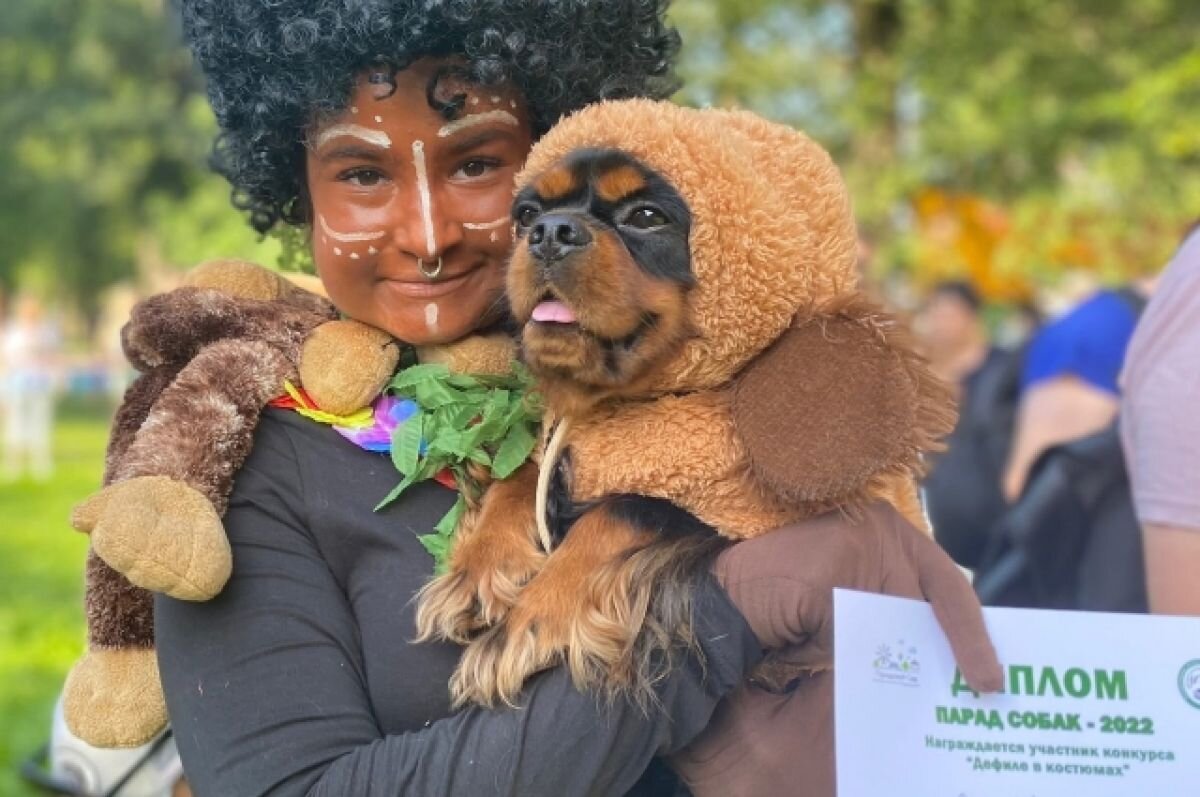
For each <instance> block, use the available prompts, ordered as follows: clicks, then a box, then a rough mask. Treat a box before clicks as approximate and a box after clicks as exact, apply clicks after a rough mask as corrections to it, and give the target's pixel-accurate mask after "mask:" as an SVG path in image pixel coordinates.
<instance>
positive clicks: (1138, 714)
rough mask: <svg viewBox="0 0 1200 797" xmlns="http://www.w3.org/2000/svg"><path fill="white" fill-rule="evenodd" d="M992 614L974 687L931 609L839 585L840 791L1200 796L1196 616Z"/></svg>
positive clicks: (863, 794)
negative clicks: (987, 661)
mask: <svg viewBox="0 0 1200 797" xmlns="http://www.w3.org/2000/svg"><path fill="white" fill-rule="evenodd" d="M984 613H985V617H986V619H987V625H988V630H989V632H990V633H991V636H992V641H993V642H994V643H995V645H996V651H997V653H998V654H999V656H1000V661H1001V663H1002V664H1003V665H1004V668H1005V692H1004V693H1003V694H997V695H985V696H982V697H978V696H976V695H975V694H973V693H972V692H971V691H970V689H969V688H967V687H966V685H965V683H962V682H961V681H960V680H958V678H957V673H956V670H955V666H954V658H953V656H952V655H951V653H950V646H949V644H948V643H947V642H946V639H945V637H944V636H943V634H942V632H941V629H940V627H939V626H938V624H937V621H936V620H935V619H934V617H933V612H932V610H931V609H930V608H929V606H928V604H925V603H922V602H920V601H912V600H905V599H902V598H891V597H885V596H881V595H872V594H868V593H862V592H853V591H849V590H836V591H835V595H834V615H835V626H834V628H835V633H834V661H835V671H834V672H835V674H834V691H835V701H836V702H835V715H836V725H837V728H836V733H837V737H836V741H837V783H838V797H884V796H886V797H891V796H892V795H903V796H904V797H909V796H910V795H911V797H943V796H944V797H1060V796H1061V797H1068V796H1069V797H1078V796H1079V795H1084V796H1085V797H1110V796H1111V797H1117V796H1118V795H1119V797H1197V795H1200V618H1184V617H1149V616H1141V615H1121V614H1101V613H1091V612H1060V611H1035V610H1029V609H985V610H984Z"/></svg>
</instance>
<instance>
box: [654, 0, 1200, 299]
mask: <svg viewBox="0 0 1200 797" xmlns="http://www.w3.org/2000/svg"><path fill="white" fill-rule="evenodd" d="M673 13H674V14H675V19H676V20H677V21H678V23H679V24H680V27H681V28H682V30H683V35H684V42H685V45H684V49H683V54H684V60H683V65H682V71H683V73H684V76H685V78H687V80H688V81H689V85H688V86H687V87H686V88H685V90H684V93H683V98H684V99H685V100H687V101H692V102H700V103H705V102H709V103H715V104H739V105H743V106H746V107H750V108H753V109H755V110H758V111H760V112H763V113H766V114H767V115H769V116H772V117H775V118H777V119H781V120H783V121H787V122H791V123H795V124H799V125H800V126H802V127H804V128H805V129H807V130H809V131H810V132H811V133H813V134H814V135H815V136H816V137H817V138H818V139H819V140H821V141H822V142H823V143H825V144H826V146H828V147H829V148H830V149H831V150H832V151H833V153H834V155H835V157H836V158H837V159H838V161H839V163H841V165H842V166H843V169H844V171H845V172H846V175H847V179H848V180H849V182H850V184H851V188H852V191H853V193H854V196H855V200H856V206H857V210H858V213H859V216H860V220H861V223H862V224H863V227H864V229H865V230H866V232H867V234H868V235H872V236H876V237H886V236H896V235H897V234H900V235H912V234H914V232H913V231H914V230H915V229H916V228H915V227H914V226H913V225H912V222H911V219H912V218H913V216H912V212H911V211H912V210H913V204H914V202H915V198H916V197H917V196H918V195H920V194H921V192H922V191H925V190H926V189H928V188H930V187H936V188H939V189H941V190H942V191H944V192H948V193H950V194H953V193H960V194H963V195H964V196H967V197H969V196H981V197H987V198H988V199H989V200H991V201H993V202H997V203H999V204H1000V205H1001V206H1002V207H1005V208H1007V209H1008V210H1009V211H1010V212H1011V214H1012V216H1013V223H1012V224H1011V225H1010V228H1009V231H1008V233H1007V235H1006V237H1005V239H1004V240H1002V241H997V242H995V244H996V245H995V246H992V247H991V252H992V255H989V258H994V261H995V263H996V264H998V265H997V267H998V268H1002V269H1003V270H1006V271H1011V269H1012V268H1013V267H1014V266H1016V267H1018V268H1021V269H1023V270H1025V271H1029V270H1030V269H1036V268H1041V269H1054V268H1056V267H1068V266H1077V265H1083V266H1090V267H1093V268H1098V269H1102V270H1104V271H1105V272H1108V273H1110V274H1114V275H1115V274H1117V273H1121V272H1126V273H1127V272H1128V271H1130V270H1137V269H1140V268H1145V267H1146V266H1157V265H1158V264H1159V263H1161V262H1162V258H1163V257H1164V256H1165V254H1166V253H1167V252H1169V250H1170V249H1171V248H1172V247H1173V246H1174V244H1175V242H1176V241H1175V234H1174V231H1175V230H1176V229H1177V228H1178V225H1179V223H1180V221H1181V220H1182V219H1183V218H1185V217H1188V216H1194V215H1196V214H1197V212H1200V175H1198V174H1197V170H1196V169H1195V167H1196V166H1197V165H1200V136H1198V135H1197V134H1196V131H1197V130H1198V129H1200V102H1198V101H1200V53H1198V52H1197V51H1196V49H1195V44H1194V42H1195V31H1196V30H1197V28H1198V24H1200V3H1196V2H1194V0H1137V1H1136V2H1135V1H1134V0H998V1H996V2H986V1H985V0H794V1H793V2H762V1H761V0H760V1H758V2H746V1H745V0H677V5H676V8H675V11H674V12H673ZM951 205H952V206H956V207H964V208H966V207H975V206H976V205H975V204H974V203H973V201H964V202H961V203H951ZM1047 212H1051V213H1052V215H1054V216H1055V217H1057V219H1058V220H1057V221H1056V223H1055V224H1053V225H1050V227H1051V228H1052V229H1047V227H1046V226H1045V225H1044V223H1043V222H1044V221H1045V219H1046V214H1047ZM964 223H966V224H967V225H968V226H969V224H970V222H969V219H965V220H964ZM1081 236H1085V237H1086V240H1085V239H1084V238H1081ZM961 250H962V247H961V246H958V247H957V249H956V248H955V247H951V248H949V249H946V250H944V251H943V252H942V255H941V256H944V257H948V258H958V261H957V262H958V266H959V267H960V270H961V272H962V273H967V271H968V264H967V263H966V262H965V261H963V260H962V258H961V257H960V256H959V255H956V251H959V252H961ZM915 251H917V250H916V249H914V248H913V247H911V246H908V247H901V248H893V250H892V253H893V254H897V253H900V252H907V253H909V255H912V253H913V252H915ZM973 251H976V252H978V249H976V250H973ZM1081 253H1087V257H1083V258H1082V260H1076V258H1077V257H1078V256H1080V254H1081ZM989 262H991V260H989ZM974 270H975V267H974V266H972V267H971V269H970V271H971V272H972V273H974ZM1003 282H1005V280H999V281H998V282H997V284H1000V283H1003Z"/></svg>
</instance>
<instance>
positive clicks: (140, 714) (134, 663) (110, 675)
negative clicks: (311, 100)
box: [63, 648, 167, 747]
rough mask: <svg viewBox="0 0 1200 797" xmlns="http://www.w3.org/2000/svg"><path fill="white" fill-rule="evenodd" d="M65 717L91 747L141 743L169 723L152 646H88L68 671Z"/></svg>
mask: <svg viewBox="0 0 1200 797" xmlns="http://www.w3.org/2000/svg"><path fill="white" fill-rule="evenodd" d="M63 715H64V717H65V719H66V721H67V727H68V728H70V729H71V733H73V734H75V735H76V736H78V737H79V738H80V739H83V740H84V741H85V742H87V743H88V744H90V745H93V746H94V747H140V746H141V745H143V744H146V743H147V742H149V741H150V740H151V739H153V738H154V737H155V736H157V735H158V734H159V733H160V732H161V731H162V730H163V728H165V727H166V725H167V703H166V700H165V698H164V697H163V691H162V684H161V682H160V681H159V676H158V661H157V659H156V658H155V655H154V649H153V648H130V649H124V650H121V649H98V650H89V651H88V652H87V653H86V654H84V656H83V658H82V659H80V660H79V661H78V662H76V663H75V666H74V667H72V668H71V672H70V674H68V675H67V682H66V686H65V687H64V689H63Z"/></svg>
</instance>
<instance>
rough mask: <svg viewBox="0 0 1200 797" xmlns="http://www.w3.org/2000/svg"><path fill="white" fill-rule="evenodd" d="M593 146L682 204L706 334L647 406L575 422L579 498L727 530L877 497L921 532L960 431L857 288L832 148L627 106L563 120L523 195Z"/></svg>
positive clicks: (706, 116) (720, 119)
mask: <svg viewBox="0 0 1200 797" xmlns="http://www.w3.org/2000/svg"><path fill="white" fill-rule="evenodd" d="M585 148H590V149H616V150H620V151H622V152H625V153H627V154H629V155H632V156H633V157H635V158H636V159H638V160H639V161H641V162H642V163H643V164H644V165H646V166H648V167H650V168H651V169H654V170H655V171H657V172H658V173H659V174H660V175H661V176H662V177H664V178H665V179H666V180H667V181H668V182H670V183H671V184H672V186H673V187H674V188H675V189H676V190H677V191H678V192H679V193H680V195H681V196H682V197H683V199H684V200H685V201H686V202H687V203H688V206H689V209H690V211H691V214H692V229H691V235H690V238H689V245H690V251H691V257H692V271H693V274H694V276H695V278H696V284H695V286H694V287H693V288H692V289H691V291H690V293H689V294H688V308H689V312H690V316H691V317H690V323H691V325H692V327H693V329H694V331H695V332H696V336H695V337H694V338H692V339H690V340H688V341H687V342H686V343H684V344H683V345H682V346H681V348H680V350H679V351H678V352H677V353H676V354H675V355H674V356H673V357H672V358H671V359H669V360H668V361H666V362H665V364H664V365H663V366H661V368H660V369H659V371H658V372H657V373H656V375H655V376H654V377H653V380H652V381H651V383H650V387H649V390H648V391H647V393H648V394H649V395H647V396H645V398H649V397H650V396H651V395H657V396H658V398H657V399H656V400H654V401H643V400H632V401H622V400H617V401H615V402H610V403H609V404H608V405H605V406H601V407H598V408H597V409H596V411H594V412H592V413H591V414H590V416H589V417H586V418H576V419H574V423H573V426H572V428H571V431H570V433H569V435H567V438H568V439H567V440H566V441H565V444H566V446H567V447H568V448H569V450H570V452H571V466H572V487H571V492H572V497H573V498H574V499H575V500H591V499H595V498H599V497H601V496H604V495H611V494H615V493H625V492H632V493H638V494H641V495H649V496H655V497H660V498H665V499H667V500H670V501H672V502H674V503H676V504H677V505H679V506H681V507H683V508H685V509H687V510H688V511H690V512H691V513H692V514H694V515H696V516H697V517H699V518H700V519H701V520H703V521H705V522H706V523H708V524H710V525H712V526H713V527H715V528H716V529H717V530H718V531H720V532H721V533H723V534H725V535H727V536H731V537H747V536H754V535H756V534H760V533H763V532H765V531H768V530H770V529H772V528H776V527H778V526H780V525H782V524H784V523H788V522H791V521H794V520H798V519H800V518H803V517H807V516H811V515H812V514H815V513H817V512H821V511H826V510H828V509H830V508H834V507H842V508H847V507H853V506H857V505H861V504H863V503H865V502H866V501H870V500H873V499H876V498H885V499H886V500H888V501H890V502H891V503H892V504H894V505H895V506H897V508H899V509H900V510H901V512H902V513H903V514H904V515H905V516H906V517H907V518H908V519H909V520H910V521H911V522H913V523H914V524H915V525H917V526H918V527H925V526H926V523H925V521H924V518H923V515H922V512H921V510H920V507H919V504H918V502H917V500H916V490H915V477H916V476H917V475H918V474H919V472H920V469H921V455H922V453H923V452H925V451H929V450H932V449H936V448H937V445H938V444H937V440H938V438H940V437H941V436H943V435H944V434H946V433H947V432H949V430H950V429H951V428H952V426H953V421H954V411H953V402H952V398H951V396H950V393H949V391H948V390H947V388H946V387H945V386H944V385H943V384H941V383H940V382H939V381H938V380H937V379H936V378H934V377H933V375H932V374H931V373H930V372H929V371H928V369H927V368H926V367H925V364H924V362H923V361H922V360H921V358H920V357H918V356H917V355H916V354H915V351H914V349H913V346H912V344H911V341H910V340H909V339H908V336H907V334H906V333H905V332H904V330H903V329H902V328H901V327H900V325H899V324H897V322H896V321H895V319H894V318H892V317H891V316H890V315H889V314H888V313H886V312H885V311H883V310H882V309H881V308H879V307H877V306H875V305H874V304H872V303H871V302H870V301H869V300H868V299H867V298H866V297H865V296H863V295H862V294H861V293H860V292H859V291H858V289H857V272H856V264H855V257H856V248H857V247H856V233H855V226H854V220H853V215H852V211H851V206H850V201H849V197H848V195H847V192H846V188H845V184H844V182H843V181H842V178H841V175H840V173H839V172H838V170H837V167H836V166H835V165H834V164H833V162H832V160H831V159H830V157H829V155H828V154H827V153H826V152H825V151H824V150H823V149H822V148H821V147H820V146H819V145H817V144H816V143H815V142H813V141H812V140H811V139H809V138H808V137H807V136H805V135H804V134H803V133H800V132H798V131H796V130H793V129H791V128H788V127H785V126H783V125H779V124H774V123H771V122H768V121H766V120H764V119H762V118H760V117H757V116H755V115H753V114H750V113H747V112H743V111H727V110H715V109H705V110H696V109H690V108H683V107H679V106H676V105H673V104H670V103H666V102H653V101H648V100H623V101H616V102H606V103H601V104H598V105H593V106H590V107H588V108H585V109H583V110H581V111H579V112H577V113H576V114H574V115H572V116H570V117H568V118H566V119H564V120H563V121H562V122H560V123H559V124H558V125H557V126H556V127H554V128H553V129H552V130H551V131H550V132H549V133H547V134H546V136H545V137H543V138H542V139H541V140H540V141H539V142H538V144H537V145H536V146H535V147H534V149H533V151H532V152H531V153H530V156H529V159H528V161H527V163H526V166H525V169H524V170H523V171H522V173H521V174H520V175H519V176H518V179H517V183H518V190H519V189H520V188H523V187H524V186H525V185H527V184H529V183H530V182H532V181H534V180H536V179H537V177H538V176H539V175H541V174H543V173H545V172H546V171H548V170H549V169H551V168H552V167H553V166H555V165H556V164H557V163H559V162H560V161H562V160H563V159H564V158H565V156H567V155H568V154H569V153H571V152H573V151H576V150H580V149H585ZM551 410H553V408H552V407H551ZM619 440H629V441H630V445H618V444H614V441H619ZM633 441H636V442H633Z"/></svg>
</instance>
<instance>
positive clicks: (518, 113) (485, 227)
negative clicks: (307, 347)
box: [156, 0, 759, 795]
mask: <svg viewBox="0 0 1200 797" xmlns="http://www.w3.org/2000/svg"><path fill="white" fill-rule="evenodd" d="M664 6H665V3H662V2H619V3H592V2H565V3H553V4H550V3H531V2H515V3H514V2H504V3H500V2H478V3H474V2H449V3H404V2H398V0H386V2H383V1H377V2H357V3H346V2H337V1H336V0H308V1H307V2H303V3H301V2H289V3H263V2H261V0H239V1H238V2H230V0H194V1H192V2H185V3H184V4H183V11H184V24H185V32H186V35H187V38H188V40H189V43H190V44H191V46H192V49H193V51H194V52H195V54H196V58H197V61H198V62H199V64H200V66H201V67H202V68H203V70H204V72H205V74H206V76H207V78H208V90H209V95H210V98H211V99H212V102H213V107H214V110H215V111H216V114H217V118H218V120H219V122H220V124H221V128H222V133H221V138H220V140H219V143H218V146H217V149H216V158H215V160H216V166H217V169H218V171H220V172H221V173H222V174H224V175H225V176H226V177H227V178H228V179H229V180H230V182H231V183H232V184H233V186H234V189H235V199H236V202H237V204H238V205H239V206H240V207H242V208H244V209H246V210H248V211H249V212H250V217H251V222H252V223H253V224H254V226H255V227H256V228H257V229H259V230H260V231H266V230H267V229H269V228H271V227H272V226H274V225H275V224H276V223H280V222H282V223H288V224H293V225H303V226H306V227H309V228H310V229H311V231H312V252H313V257H314V260H315V263H316V266H317V271H318V274H319V275H320V277H321V280H322V282H323V283H324V285H325V287H326V289H327V291H328V294H329V296H330V298H331V299H332V300H333V302H334V303H335V304H336V305H337V306H338V308H339V309H340V310H342V311H343V312H344V313H345V314H347V315H349V316H351V317H353V318H356V319H358V320H360V321H364V322H366V323H368V324H372V325H374V326H377V327H379V328H382V329H384V330H386V331H388V332H389V333H391V334H392V335H394V336H395V337H397V338H399V339H401V340H404V341H407V342H409V343H413V344H422V343H437V342H446V341H453V340H456V339H458V338H461V337H463V336H464V335H467V334H470V333H472V332H476V331H479V330H482V329H484V328H486V327H488V326H489V325H491V324H495V323H497V322H498V321H499V320H500V312H499V309H500V307H501V298H502V289H503V276H502V265H503V261H504V259H505V257H506V255H507V253H508V249H509V244H510V239H509V235H510V232H509V224H508V212H509V204H510V202H511V196H512V185H513V176H514V174H515V173H516V171H517V169H518V168H519V167H520V166H521V164H522V162H523V160H524V158H525V155H526V154H527V153H528V151H529V149H530V146H531V144H532V142H533V140H534V139H535V138H536V137H537V135H539V134H540V133H541V132H543V131H545V130H546V129H547V128H548V127H549V126H550V125H551V124H552V123H553V122H554V121H555V120H556V119H557V118H558V117H559V116H561V115H562V114H563V113H566V112H568V111H570V110H572V109H574V108H576V107H579V106H580V105H582V104H583V103H585V102H590V101H593V100H597V99H600V98H602V97H619V96H629V95H634V94H642V95H648V96H654V97H661V96H665V95H666V94H669V93H670V91H671V90H673V88H674V85H675V84H674V81H673V80H672V78H671V76H670V65H671V61H672V59H673V57H674V55H675V52H676V49H677V47H678V37H677V36H676V34H675V32H674V31H673V30H672V29H670V28H669V27H667V26H666V25H665V24H664V22H663V20H662V14H663V11H664ZM396 478H397V475H396V473H395V471H394V470H393V469H392V467H391V465H390V463H389V462H388V460H387V459H386V458H382V457H379V456H378V455H374V454H370V453H368V452H366V451H363V450H360V449H358V448H355V447H353V446H352V445H351V444H349V443H347V442H346V441H345V440H344V439H342V438H341V437H340V436H339V435H337V434H336V433H335V432H334V431H333V430H331V429H329V428H328V427H323V426H319V425H316V424H314V423H312V422H310V421H308V420H305V419H304V418H302V417H300V416H298V415H295V414H291V413H287V412H284V411H271V410H269V411H267V412H266V413H265V415H264V417H263V420H262V421H261V424H260V427H259V430H258V435H257V438H256V441H255V446H254V451H253V452H252V454H251V456H250V458H249V460H248V461H247V463H246V465H245V467H244V468H243V470H242V472H241V473H240V475H239V478H238V481H237V484H236V487H235V489H234V492H233V495H232V497H231V501H230V505H229V509H228V511H227V514H226V516H225V524H226V529H227V531H228V534H229V537H230V540H231V543H232V546H233V549H234V562H235V565H234V572H233V576H232V578H231V580H230V582H229V584H228V586H227V587H226V589H225V590H224V592H223V593H222V594H221V596H220V597H218V598H217V599H216V600H214V601H212V602H209V603H204V604H185V603H180V602H176V601H173V600H169V599H160V600H159V601H158V603H157V605H156V616H157V625H158V645H159V653H160V666H161V671H162V677H163V682H164V686H165V689H166V694H167V698H168V704H169V707H170V711H171V715H172V719H173V723H174V726H175V730H176V734H177V737H178V739H179V748H180V753H181V755H182V757H183V761H184V764H185V767H186V769H187V771H188V775H189V779H190V781H191V783H192V786H193V788H194V790H195V791H196V793H197V794H200V795H206V794H217V795H249V794H260V793H272V794H302V793H304V794H310V793H311V794H356V795H357V794H374V793H388V794H394V793H397V792H401V793H405V794H422V795H426V794H428V795H432V794H471V795H479V794H496V793H512V794H555V795H562V794H621V793H624V792H625V791H627V790H628V789H629V788H630V787H631V786H633V785H634V783H635V782H636V781H637V780H638V777H639V775H641V773H642V772H643V770H645V769H646V766H647V764H648V763H649V762H650V759H651V757H652V756H654V755H655V753H667V752H671V751H674V750H676V749H678V748H680V747H681V746H683V744H685V743H686V742H687V741H688V740H689V739H690V738H691V737H693V736H694V735H695V734H696V733H698V732H699V730H700V729H701V728H702V727H703V726H704V724H705V723H706V722H707V720H708V717H709V715H710V713H711V712H712V710H713V708H714V707H715V705H716V703H717V701H718V699H719V698H720V697H721V696H722V695H723V694H725V693H726V692H727V691H729V690H730V689H731V688H732V687H733V686H734V685H735V684H736V683H737V682H738V681H739V680H741V679H742V677H743V676H744V674H745V673H746V671H747V668H748V667H749V666H750V665H751V664H752V663H753V662H754V661H755V660H756V659H757V658H758V655H759V653H758V648H759V645H758V643H757V641H756V640H755V638H754V636H753V634H752V633H751V632H750V630H749V629H748V628H747V626H746V623H745V622H744V621H743V619H742V618H741V616H740V615H739V614H738V613H737V611H736V610H735V609H734V608H733V606H732V605H731V604H730V602H729V600H728V598H726V597H725V595H724V594H723V593H722V592H721V591H720V590H719V589H717V588H716V587H714V586H712V585H710V584H705V585H701V587H700V588H699V589H700V591H699V597H700V601H701V606H702V607H703V609H702V611H701V612H700V614H701V615H702V616H701V617H700V618H698V621H697V622H698V626H699V630H700V631H701V632H702V633H701V634H700V638H701V640H702V648H703V653H704V657H705V661H704V664H703V666H702V665H701V664H700V662H699V661H698V660H697V659H694V658H693V659H688V660H686V661H685V662H683V663H682V665H681V666H679V667H678V668H676V669H675V670H674V671H673V672H672V674H671V676H670V677H669V678H668V679H667V680H666V681H665V682H664V684H663V685H662V688H661V689H660V692H659V697H660V699H661V701H662V708H663V710H662V711H660V712H654V713H653V714H651V715H650V716H647V715H645V714H643V713H642V712H640V711H639V710H638V709H636V708H635V707H633V706H629V705H622V704H618V705H615V706H612V707H608V708H602V707H600V706H599V705H598V704H597V702H596V701H595V699H594V698H592V697H590V696H588V695H583V694H580V693H578V692H576V691H574V690H573V689H572V688H571V687H570V685H569V682H568V679H567V678H566V676H565V675H564V674H563V673H561V672H557V671H556V672H551V673H548V674H545V675H543V676H542V677H540V678H537V679H535V681H534V682H533V683H532V684H531V686H530V688H529V690H528V692H527V695H526V699H525V701H524V706H523V708H522V709H521V710H508V711H498V712H486V711H481V710H468V711H466V712H463V713H460V714H458V715H455V716H453V717H449V718H447V717H448V715H449V705H448V700H447V688H446V684H447V680H448V678H449V675H450V673H451V671H452V669H453V666H454V664H455V662H456V659H457V657H458V649H456V648H453V647H451V646H447V645H432V644H424V645H412V644H409V640H411V638H412V637H413V635H414V628H413V607H412V604H411V598H412V595H413V593H414V592H416V590H417V589H418V588H419V587H420V586H421V585H422V584H424V583H425V581H426V580H427V579H428V577H429V574H430V569H431V562H430V559H429V557H428V555H427V554H426V553H425V551H424V550H423V549H422V548H421V546H420V544H419V542H418V541H417V538H416V537H417V533H418V532H423V531H425V530H427V529H429V528H431V527H432V526H433V525H434V524H435V523H436V522H437V520H438V519H439V518H440V517H441V516H442V515H443V514H444V513H445V512H446V510H447V509H448V508H449V507H450V505H451V503H452V502H453V501H454V495H453V493H452V492H450V491H449V490H446V489H445V488H442V487H440V486H438V485H436V484H434V483H432V482H430V483H425V484H422V485H419V486H418V487H416V488H414V489H413V490H411V491H409V492H408V493H406V494H405V495H404V496H402V497H401V499H400V500H398V501H396V502H395V503H393V504H391V505H389V507H388V508H387V509H386V510H384V511H382V512H379V513H375V512H373V511H372V509H373V507H374V506H375V504H376V502H377V501H378V500H379V498H380V497H381V496H382V495H384V494H386V493H387V492H388V490H389V489H390V488H391V487H392V486H393V485H394V483H395V481H396Z"/></svg>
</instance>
